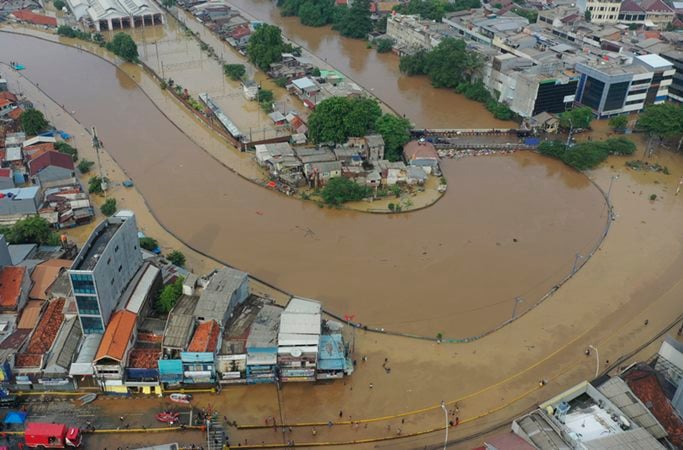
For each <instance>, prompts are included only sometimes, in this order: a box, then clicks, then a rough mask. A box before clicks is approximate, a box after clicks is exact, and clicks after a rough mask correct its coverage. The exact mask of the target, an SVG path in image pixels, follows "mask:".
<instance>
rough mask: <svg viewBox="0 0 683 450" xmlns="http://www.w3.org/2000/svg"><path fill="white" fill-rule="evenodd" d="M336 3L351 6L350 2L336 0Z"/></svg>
mask: <svg viewBox="0 0 683 450" xmlns="http://www.w3.org/2000/svg"><path fill="white" fill-rule="evenodd" d="M335 3H336V4H337V5H348V4H349V2H348V0H335Z"/></svg>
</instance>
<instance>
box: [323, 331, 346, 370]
mask: <svg viewBox="0 0 683 450" xmlns="http://www.w3.org/2000/svg"><path fill="white" fill-rule="evenodd" d="M318 359H319V360H320V362H322V361H323V360H328V359H329V360H335V359H338V360H341V361H342V363H343V361H344V341H343V340H342V336H341V334H323V335H321V336H320V345H319V347H318Z"/></svg>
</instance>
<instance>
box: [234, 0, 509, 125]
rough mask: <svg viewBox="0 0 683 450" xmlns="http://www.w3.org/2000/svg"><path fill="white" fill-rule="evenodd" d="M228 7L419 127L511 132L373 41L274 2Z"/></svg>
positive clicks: (249, 0) (255, 0) (253, 0)
mask: <svg viewBox="0 0 683 450" xmlns="http://www.w3.org/2000/svg"><path fill="white" fill-rule="evenodd" d="M228 3H230V4H233V5H235V6H236V7H237V8H239V9H241V10H242V11H244V12H246V13H248V14H249V15H251V16H253V17H255V18H256V19H258V20H262V21H264V22H268V23H273V24H276V25H277V26H279V27H280V28H282V32H283V34H284V35H286V36H287V37H288V38H290V39H291V40H293V41H294V42H296V43H297V44H298V45H300V46H302V47H305V48H306V49H308V50H309V51H310V52H311V53H313V54H315V55H316V56H318V57H319V58H321V59H324V60H325V61H327V63H329V64H331V65H333V66H334V67H336V68H337V69H338V70H340V71H341V72H343V73H344V74H346V75H347V76H349V77H350V78H351V79H353V80H354V81H356V82H357V83H358V84H360V85H361V86H363V87H364V88H365V89H367V90H369V91H371V92H372V93H373V94H374V95H376V96H377V97H378V98H380V99H381V100H382V101H383V102H385V103H386V104H388V105H389V106H391V107H392V108H393V109H394V110H395V111H397V112H398V113H400V114H405V116H406V117H407V118H409V119H410V120H411V121H412V122H413V123H414V124H415V125H416V126H418V127H429V128H491V127H510V126H511V125H512V126H514V124H513V123H512V122H507V121H502V120H497V119H495V118H494V117H493V116H492V115H491V113H490V112H488V111H487V110H486V108H485V107H484V106H483V105H482V104H481V103H477V102H474V101H472V100H468V99H467V98H465V97H463V96H462V95H459V94H456V93H455V92H454V91H452V90H449V89H434V88H433V87H432V85H431V84H430V82H429V79H428V78H427V77H408V76H405V75H402V74H401V72H400V71H399V70H398V61H399V58H398V56H396V55H395V54H393V53H384V54H380V53H377V51H375V50H374V49H368V48H367V42H366V41H363V40H360V39H349V38H345V37H343V36H341V35H340V34H339V33H337V32H336V31H334V30H332V27H331V26H326V27H320V28H314V27H307V26H304V25H301V23H300V22H299V18H298V17H282V16H281V15H280V11H279V10H278V8H277V6H276V4H275V2H274V1H271V0H228Z"/></svg>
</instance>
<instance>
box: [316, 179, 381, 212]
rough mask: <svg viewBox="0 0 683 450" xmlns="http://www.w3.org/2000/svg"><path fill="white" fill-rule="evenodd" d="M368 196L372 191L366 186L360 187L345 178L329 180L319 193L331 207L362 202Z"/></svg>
mask: <svg viewBox="0 0 683 450" xmlns="http://www.w3.org/2000/svg"><path fill="white" fill-rule="evenodd" d="M370 194H372V190H371V189H370V188H369V187H368V186H361V185H360V184H358V183H356V182H355V181H352V180H349V179H348V178H345V177H334V178H331V179H330V180H329V181H328V182H327V184H326V185H325V187H324V188H323V189H322V192H321V193H320V195H321V197H322V199H323V201H324V202H325V203H327V204H328V205H333V206H339V205H341V204H342V203H346V202H352V201H358V200H362V199H364V198H365V197H368V196H369V195H370Z"/></svg>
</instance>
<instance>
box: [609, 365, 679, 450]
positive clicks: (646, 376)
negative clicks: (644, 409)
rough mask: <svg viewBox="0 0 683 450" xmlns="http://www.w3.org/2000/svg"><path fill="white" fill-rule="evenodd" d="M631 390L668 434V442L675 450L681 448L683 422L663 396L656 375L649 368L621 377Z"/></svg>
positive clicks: (642, 368)
mask: <svg viewBox="0 0 683 450" xmlns="http://www.w3.org/2000/svg"><path fill="white" fill-rule="evenodd" d="M622 378H624V381H626V384H628V387H630V388H631V390H632V391H633V393H634V394H636V397H638V398H639V399H640V400H641V401H642V402H643V403H644V404H645V405H647V406H648V409H649V410H650V412H651V413H652V415H654V416H655V417H656V418H657V420H658V421H659V423H660V424H662V426H663V427H664V429H665V430H666V432H667V433H668V434H669V440H670V441H671V443H672V444H673V445H674V447H676V448H683V420H681V418H680V417H679V416H678V414H676V411H675V410H674V408H673V406H672V405H671V402H669V399H668V398H667V397H666V395H665V394H664V390H663V389H662V386H661V385H660V384H659V380H658V379H657V373H656V372H655V371H654V370H653V369H652V368H650V367H649V366H645V367H636V368H634V369H632V370H629V371H628V372H627V373H626V374H624V375H623V376H622Z"/></svg>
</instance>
